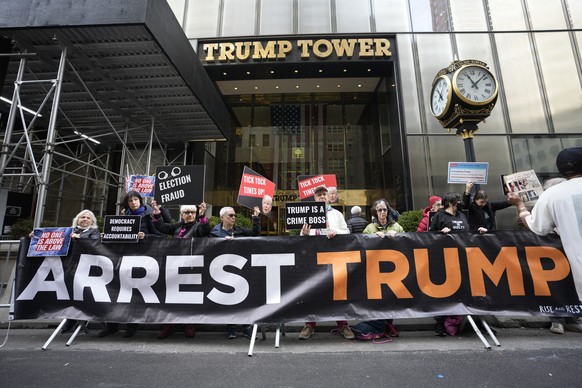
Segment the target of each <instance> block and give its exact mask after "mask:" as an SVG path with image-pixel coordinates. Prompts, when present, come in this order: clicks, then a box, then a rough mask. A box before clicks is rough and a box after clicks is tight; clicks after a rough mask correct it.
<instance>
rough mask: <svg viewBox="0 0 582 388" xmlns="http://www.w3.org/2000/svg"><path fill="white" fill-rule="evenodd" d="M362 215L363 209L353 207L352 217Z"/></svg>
mask: <svg viewBox="0 0 582 388" xmlns="http://www.w3.org/2000/svg"><path fill="white" fill-rule="evenodd" d="M360 214H362V208H361V207H359V206H354V207H352V216H359V215H360Z"/></svg>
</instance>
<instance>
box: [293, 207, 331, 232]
mask: <svg viewBox="0 0 582 388" xmlns="http://www.w3.org/2000/svg"><path fill="white" fill-rule="evenodd" d="M285 211H286V215H285V220H286V221H285V223H286V225H287V229H288V230H293V229H296V230H297V229H301V228H302V227H303V225H304V224H308V225H311V228H312V229H325V228H326V227H327V218H326V211H325V202H291V203H287V204H285Z"/></svg>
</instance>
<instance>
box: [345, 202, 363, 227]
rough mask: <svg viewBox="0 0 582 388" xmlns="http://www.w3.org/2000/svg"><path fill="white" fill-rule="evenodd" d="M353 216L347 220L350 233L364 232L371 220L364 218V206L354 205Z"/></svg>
mask: <svg viewBox="0 0 582 388" xmlns="http://www.w3.org/2000/svg"><path fill="white" fill-rule="evenodd" d="M351 213H352V218H350V219H349V220H347V221H346V224H347V225H348V229H349V230H350V233H362V232H363V231H364V229H366V226H368V224H369V222H368V221H366V220H365V219H363V218H362V216H361V215H362V208H361V207H359V206H354V207H352V210H351Z"/></svg>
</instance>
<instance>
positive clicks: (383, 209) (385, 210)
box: [376, 208, 388, 213]
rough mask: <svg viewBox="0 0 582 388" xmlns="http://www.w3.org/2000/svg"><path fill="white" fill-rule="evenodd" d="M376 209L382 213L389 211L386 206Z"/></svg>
mask: <svg viewBox="0 0 582 388" xmlns="http://www.w3.org/2000/svg"><path fill="white" fill-rule="evenodd" d="M376 211H377V212H378V213H381V212H387V211H388V209H386V208H380V209H376Z"/></svg>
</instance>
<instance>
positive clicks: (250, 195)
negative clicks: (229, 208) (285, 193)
mask: <svg viewBox="0 0 582 388" xmlns="http://www.w3.org/2000/svg"><path fill="white" fill-rule="evenodd" d="M274 195H275V183H273V182H271V181H270V180H268V179H267V178H265V177H263V176H262V175H261V174H259V173H258V172H255V171H253V170H252V169H251V168H249V167H247V166H245V168H244V170H243V174H242V177H241V181H240V187H239V190H238V198H237V200H236V201H237V202H238V203H240V204H241V205H243V206H245V207H247V208H249V209H254V208H255V206H258V207H259V209H261V213H262V214H263V215H266V216H267V215H269V214H270V213H271V208H272V206H273V196H274Z"/></svg>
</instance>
